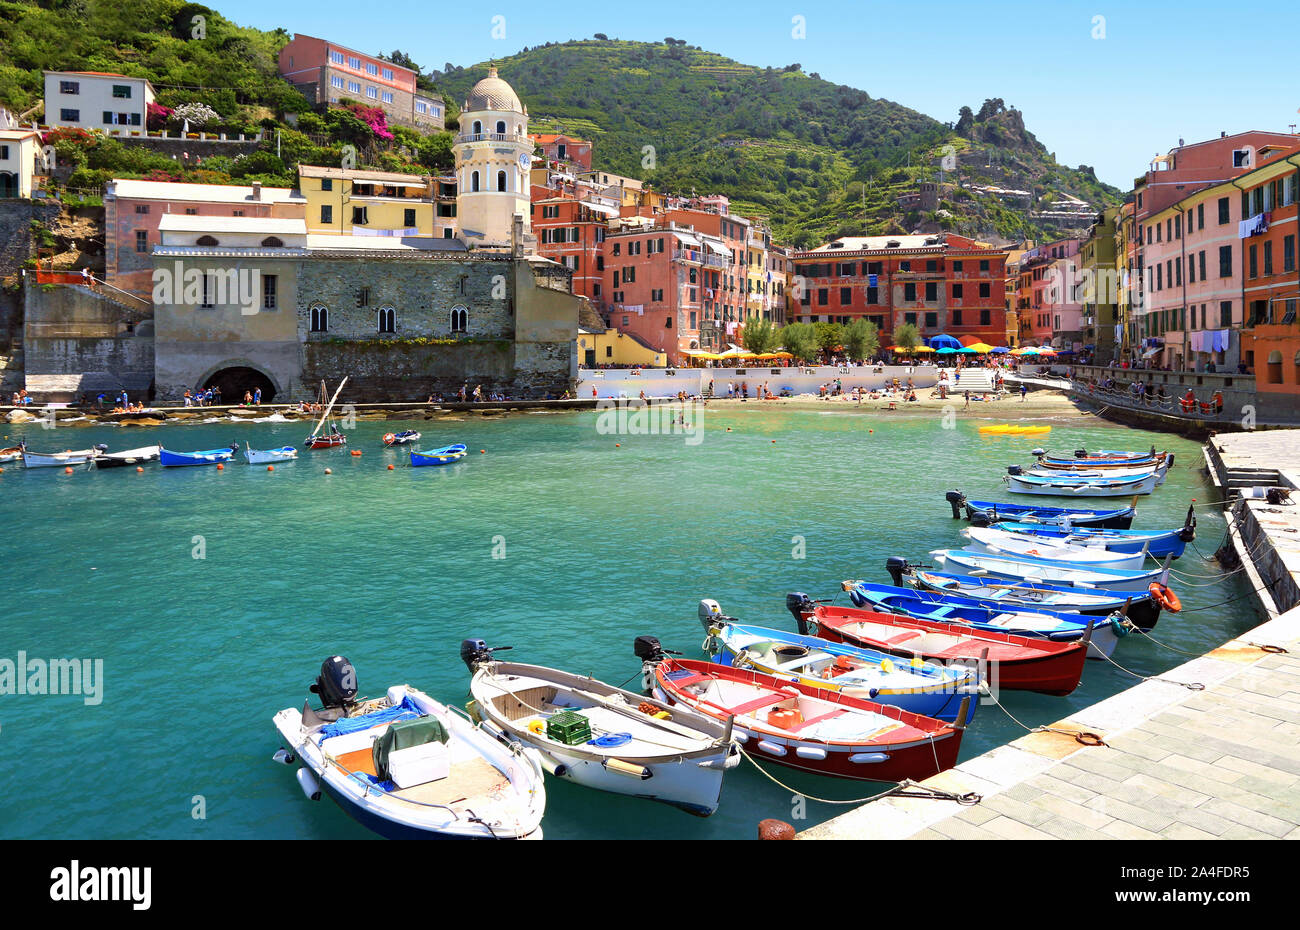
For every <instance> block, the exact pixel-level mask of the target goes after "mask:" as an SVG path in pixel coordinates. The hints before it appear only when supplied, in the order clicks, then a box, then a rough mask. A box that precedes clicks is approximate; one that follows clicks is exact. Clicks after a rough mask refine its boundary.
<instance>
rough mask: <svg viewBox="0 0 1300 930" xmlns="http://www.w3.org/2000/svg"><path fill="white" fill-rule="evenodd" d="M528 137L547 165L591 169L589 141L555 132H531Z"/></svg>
mask: <svg viewBox="0 0 1300 930" xmlns="http://www.w3.org/2000/svg"><path fill="white" fill-rule="evenodd" d="M529 138H531V139H532V140H533V143H534V144H535V145H536V146H537V147H538V148H539V149H541V151H542V158H544V159H546V161H547V166H548V167H551V166H556V167H559V166H563V165H572V166H575V167H578V168H581V169H584V170H586V171H590V170H591V143H590V142H589V141H587V140H586V139H579V138H577V137H576V136H566V135H562V134H556V133H545V132H542V133H533V134H532V135H531V136H530V137H529Z"/></svg>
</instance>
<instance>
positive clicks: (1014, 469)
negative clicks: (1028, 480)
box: [1007, 465, 1024, 475]
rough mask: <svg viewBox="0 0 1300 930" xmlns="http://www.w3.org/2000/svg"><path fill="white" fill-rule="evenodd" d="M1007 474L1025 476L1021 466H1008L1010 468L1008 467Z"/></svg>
mask: <svg viewBox="0 0 1300 930" xmlns="http://www.w3.org/2000/svg"><path fill="white" fill-rule="evenodd" d="M1007 474H1008V475H1020V474H1024V469H1023V468H1021V467H1020V466H1019V465H1008V466H1007Z"/></svg>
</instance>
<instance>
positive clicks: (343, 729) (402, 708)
mask: <svg viewBox="0 0 1300 930" xmlns="http://www.w3.org/2000/svg"><path fill="white" fill-rule="evenodd" d="M423 715H424V711H422V710H420V708H418V707H416V706H415V705H414V704H413V703H411V699H410V698H409V697H404V698H402V703H401V704H398V705H397V706H396V707H385V708H384V709H383V710H377V711H375V712H374V713H373V714H362V715H361V716H360V717H343V718H341V719H339V720H335V721H334V722H333V723H327V724H325V726H323V727H321V728H320V738H321V740H322V741H324V740H327V739H329V738H330V737H333V736H342V735H343V734H345V733H356V732H359V731H361V730H368V729H370V728H371V727H374V726H378V725H379V724H381V723H392V722H393V721H394V720H407V719H410V718H411V717H422V716H423Z"/></svg>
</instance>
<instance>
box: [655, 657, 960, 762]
mask: <svg viewBox="0 0 1300 930" xmlns="http://www.w3.org/2000/svg"><path fill="white" fill-rule="evenodd" d="M636 649H637V654H638V656H639V657H641V659H642V674H643V676H644V678H643V680H644V682H645V683H646V685H647V687H646V690H647V691H648V692H649V693H651V694H653V695H654V696H655V697H656V698H658V699H660V700H663V701H667V702H668V703H669V704H674V705H678V706H682V707H688V708H690V709H692V710H694V711H698V712H699V713H702V714H705V715H707V716H709V717H712V718H714V719H715V720H717V721H719V722H720V723H724V724H726V723H729V724H731V726H732V736H733V738H734V739H736V740H737V741H738V742H740V743H741V744H743V745H744V747H745V751H746V752H747V753H749V754H750V755H751V756H753V757H754V758H756V759H764V760H766V761H769V762H774V763H776V764H777V765H784V766H787V767H789V768H794V769H800V770H802V771H805V772H813V773H815V774H818V775H829V776H831V777H833V778H852V779H861V780H865V781H902V780H903V779H908V778H910V779H923V778H928V777H929V776H931V775H937V774H938V773H939V772H942V771H944V770H946V769H950V768H952V767H953V766H954V765H956V764H957V751H958V749H960V748H961V738H962V733H963V731H964V729H965V728H964V726H963V725H961V724H957V725H953V724H945V723H941V722H939V721H938V720H933V719H931V718H929V717H923V716H921V715H920V714H912V713H908V712H907V711H905V710H902V709H901V708H898V707H892V706H890V705H888V704H879V703H876V702H874V701H867V700H863V699H861V698H855V697H850V696H849V695H847V694H845V693H844V692H842V691H829V690H827V689H826V688H817V687H813V686H811V685H806V684H802V683H800V682H797V681H787V680H783V679H780V678H775V677H773V676H771V675H768V674H765V673H763V672H760V671H758V670H756V669H748V668H730V667H728V666H724V665H718V664H717V663H716V662H702V661H699V660H691V659H675V658H670V657H668V656H666V655H664V653H663V650H662V649H661V648H660V647H659V641H658V640H657V639H655V638H654V637H653V636H639V637H637V640H636Z"/></svg>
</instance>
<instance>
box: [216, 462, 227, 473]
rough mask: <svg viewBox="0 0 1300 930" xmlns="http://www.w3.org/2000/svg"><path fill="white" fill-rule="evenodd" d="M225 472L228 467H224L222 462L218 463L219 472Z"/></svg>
mask: <svg viewBox="0 0 1300 930" xmlns="http://www.w3.org/2000/svg"><path fill="white" fill-rule="evenodd" d="M225 470H226V466H225V465H222V464H221V463H220V462H218V463H217V471H225Z"/></svg>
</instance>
